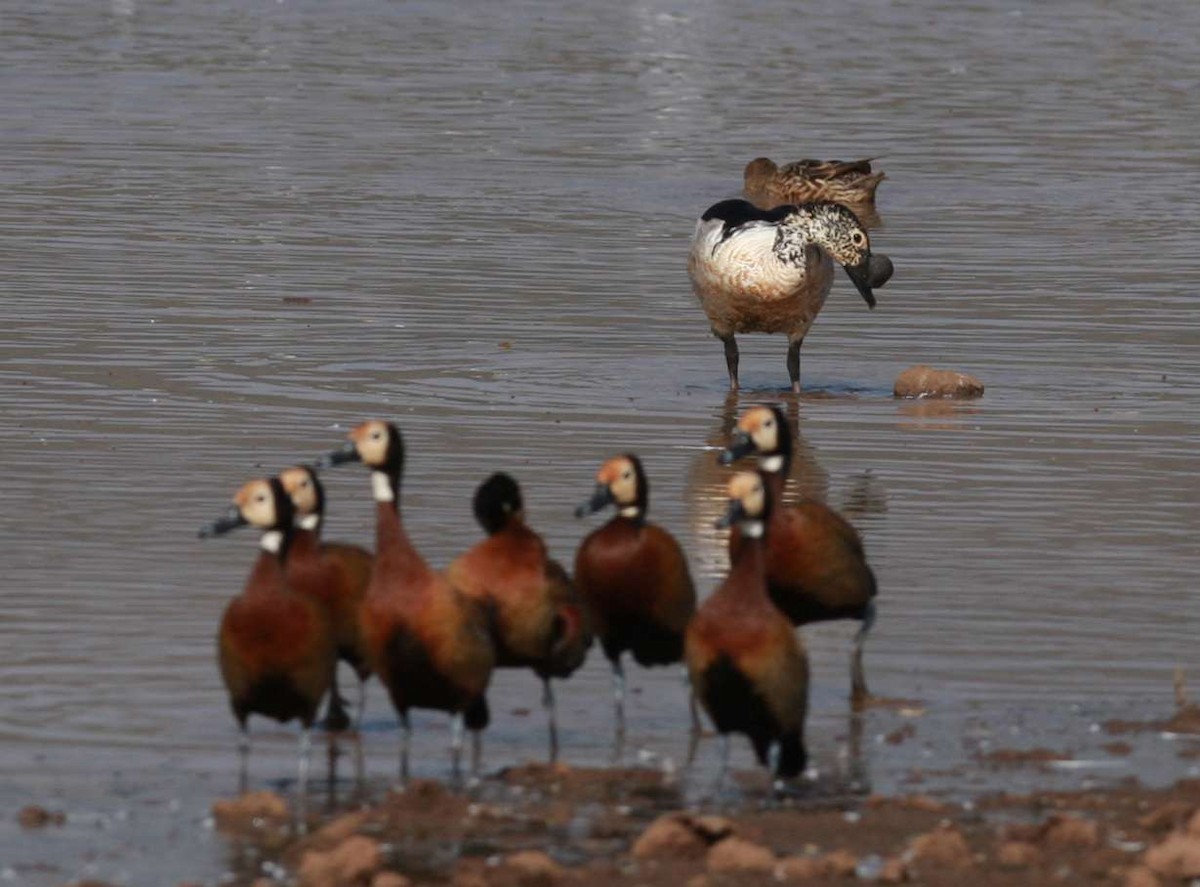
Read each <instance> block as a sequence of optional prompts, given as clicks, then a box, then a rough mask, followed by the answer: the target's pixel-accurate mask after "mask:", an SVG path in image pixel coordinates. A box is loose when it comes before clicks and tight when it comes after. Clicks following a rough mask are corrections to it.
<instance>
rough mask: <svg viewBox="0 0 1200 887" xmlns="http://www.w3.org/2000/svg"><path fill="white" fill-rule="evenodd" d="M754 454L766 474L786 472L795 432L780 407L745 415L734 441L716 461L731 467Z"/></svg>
mask: <svg viewBox="0 0 1200 887" xmlns="http://www.w3.org/2000/svg"><path fill="white" fill-rule="evenodd" d="M751 454H757V455H758V463H759V467H760V468H761V469H762V470H763V471H769V472H776V471H786V470H787V467H788V461H789V460H790V459H791V456H792V431H791V428H790V427H789V426H788V423H787V417H786V416H784V414H783V410H781V409H780V408H779V407H777V406H762V407H751V408H750V409H748V410H746V411H745V412H744V413H742V415H741V417H740V418H739V419H738V422H737V426H736V427H735V428H734V431H733V439H732V440H731V441H730V442H729V446H727V447H726V448H725V449H724V450H722V451H721V455H720V456H718V457H717V461H719V462H720V463H721V464H722V465H732V464H733V463H734V462H736V461H738V460H739V459H744V458H745V457H746V456H749V455H751Z"/></svg>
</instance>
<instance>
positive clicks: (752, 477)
mask: <svg viewBox="0 0 1200 887" xmlns="http://www.w3.org/2000/svg"><path fill="white" fill-rule="evenodd" d="M729 498H730V499H732V500H734V501H737V502H740V503H742V510H743V511H744V512H745V513H746V517H747V518H750V519H754V518H758V517H762V514H763V511H764V510H765V508H766V502H767V493H766V490H764V489H763V484H762V478H760V477H759V476H758V474H756V473H755V472H752V471H741V472H738V473H737V474H735V475H734V476H733V478H732V479H731V480H730V481H729Z"/></svg>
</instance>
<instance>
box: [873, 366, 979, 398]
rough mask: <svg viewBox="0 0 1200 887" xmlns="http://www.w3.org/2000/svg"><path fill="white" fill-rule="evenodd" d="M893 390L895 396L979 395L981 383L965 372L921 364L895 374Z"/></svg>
mask: <svg viewBox="0 0 1200 887" xmlns="http://www.w3.org/2000/svg"><path fill="white" fill-rule="evenodd" d="M893 392H894V393H895V395H896V397H979V396H980V395H981V394H983V383H982V382H980V381H979V380H978V379H976V378H975V377H974V376H968V375H967V374H966V373H959V372H956V371H954V370H935V369H934V368H933V367H930V366H925V365H923V364H921V365H917V366H913V367H909V368H908V369H906V370H905V371H904V372H902V373H901V374H900V375H899V376H897V377H896V385H895V387H894V388H893Z"/></svg>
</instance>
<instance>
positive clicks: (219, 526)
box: [200, 505, 249, 539]
mask: <svg viewBox="0 0 1200 887" xmlns="http://www.w3.org/2000/svg"><path fill="white" fill-rule="evenodd" d="M248 523H249V521H247V520H246V519H245V518H244V517H242V512H241V510H240V509H239V508H238V507H237V506H236V505H231V506H230V507H229V511H227V512H226V513H225V516H224V517H222V518H218V519H217V520H215V521H213V522H212V523H211V524H205V525H204V526H203V527H201V528H200V538H201V539H209V538H212V537H213V536H220V535H223V534H225V533H228V532H229V531H230V530H236V529H237V528H238V527H244V526H246V525H247V524H248Z"/></svg>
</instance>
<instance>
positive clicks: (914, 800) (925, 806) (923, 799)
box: [904, 795, 946, 813]
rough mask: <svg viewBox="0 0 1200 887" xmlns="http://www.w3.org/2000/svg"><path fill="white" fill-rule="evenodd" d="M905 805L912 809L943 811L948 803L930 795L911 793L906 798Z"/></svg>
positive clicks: (928, 811)
mask: <svg viewBox="0 0 1200 887" xmlns="http://www.w3.org/2000/svg"><path fill="white" fill-rule="evenodd" d="M904 806H905V807H907V808H909V809H910V810H923V811H925V812H926V813H942V812H943V811H945V809H946V805H945V804H943V803H942V802H941V801H939V800H937V799H935V798H931V797H929V795H909V796H908V797H907V798H905V799H904Z"/></svg>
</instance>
